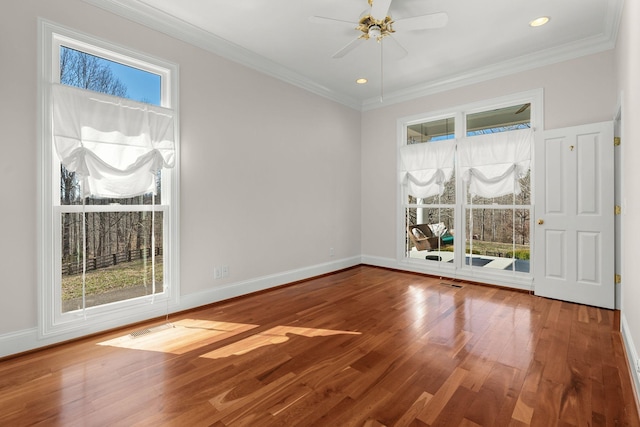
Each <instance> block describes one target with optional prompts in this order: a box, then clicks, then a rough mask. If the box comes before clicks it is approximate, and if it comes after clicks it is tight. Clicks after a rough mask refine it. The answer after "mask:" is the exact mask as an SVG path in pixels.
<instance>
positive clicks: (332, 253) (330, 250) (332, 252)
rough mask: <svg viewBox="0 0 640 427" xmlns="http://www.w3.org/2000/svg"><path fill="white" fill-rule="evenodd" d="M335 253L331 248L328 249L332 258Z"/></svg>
mask: <svg viewBox="0 0 640 427" xmlns="http://www.w3.org/2000/svg"><path fill="white" fill-rule="evenodd" d="M335 254H336V253H335V251H334V250H333V248H329V256H334V255H335Z"/></svg>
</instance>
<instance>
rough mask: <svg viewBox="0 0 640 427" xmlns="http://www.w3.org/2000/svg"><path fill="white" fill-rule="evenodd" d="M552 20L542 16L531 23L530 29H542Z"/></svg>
mask: <svg viewBox="0 0 640 427" xmlns="http://www.w3.org/2000/svg"><path fill="white" fill-rule="evenodd" d="M550 19H551V18H549V17H548V16H541V17H539V18H536V19H534V20H533V21H531V22H529V26H530V27H541V26H543V25H544V24H546V23H547V22H549V20H550Z"/></svg>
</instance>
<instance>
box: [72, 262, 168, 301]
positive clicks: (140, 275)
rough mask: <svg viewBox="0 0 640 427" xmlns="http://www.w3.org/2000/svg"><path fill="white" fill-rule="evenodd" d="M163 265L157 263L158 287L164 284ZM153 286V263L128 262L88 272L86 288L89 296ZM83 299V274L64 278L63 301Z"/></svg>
mask: <svg viewBox="0 0 640 427" xmlns="http://www.w3.org/2000/svg"><path fill="white" fill-rule="evenodd" d="M163 272H164V270H163V268H162V263H157V262H156V285H157V284H160V283H162V279H163ZM145 284H147V285H150V284H151V261H150V260H147V263H146V266H145V265H144V261H143V260H136V261H131V262H126V263H122V264H118V265H114V266H111V267H106V268H101V269H99V270H93V271H88V272H87V274H86V281H85V288H86V294H87V295H99V294H102V293H105V292H109V291H113V290H119V289H126V288H132V287H136V286H142V285H145ZM80 297H82V274H76V275H73V276H62V300H63V301H67V300H71V299H73V298H80Z"/></svg>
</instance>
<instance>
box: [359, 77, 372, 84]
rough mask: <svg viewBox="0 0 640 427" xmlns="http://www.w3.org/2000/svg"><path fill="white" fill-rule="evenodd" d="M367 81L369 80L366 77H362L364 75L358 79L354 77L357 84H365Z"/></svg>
mask: <svg viewBox="0 0 640 427" xmlns="http://www.w3.org/2000/svg"><path fill="white" fill-rule="evenodd" d="M368 81H369V80H367V79H366V78H364V77H360V78H359V79H356V83H357V84H359V85H363V84H366V83H367V82H368Z"/></svg>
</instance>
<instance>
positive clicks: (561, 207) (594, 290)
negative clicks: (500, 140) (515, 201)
mask: <svg viewBox="0 0 640 427" xmlns="http://www.w3.org/2000/svg"><path fill="white" fill-rule="evenodd" d="M613 147H614V146H613V123H612V122H606V123H596V124H591V125H584V126H576V127H571V128H564V129H555V130H550V131H546V132H544V133H543V134H542V136H538V137H536V149H535V176H536V178H535V179H536V182H535V184H536V185H535V192H536V194H535V196H536V198H535V213H536V217H535V227H536V229H535V242H534V243H535V247H534V286H535V294H536V295H540V296H544V297H549V298H554V299H560V300H564V301H571V302H577V303H581V304H588V305H593V306H598V307H604V308H614V305H615V285H614V269H615V267H614V261H615V259H614V173H613Z"/></svg>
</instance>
